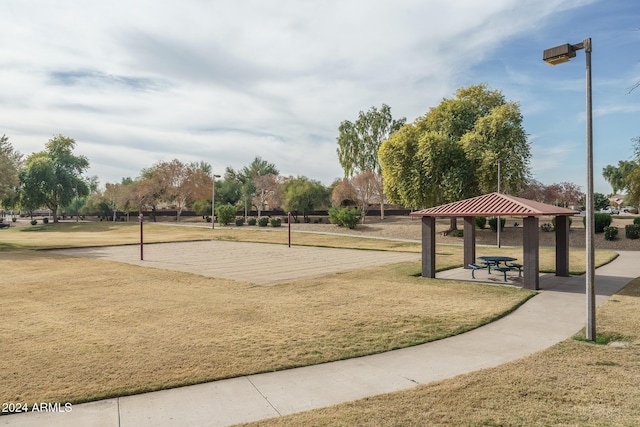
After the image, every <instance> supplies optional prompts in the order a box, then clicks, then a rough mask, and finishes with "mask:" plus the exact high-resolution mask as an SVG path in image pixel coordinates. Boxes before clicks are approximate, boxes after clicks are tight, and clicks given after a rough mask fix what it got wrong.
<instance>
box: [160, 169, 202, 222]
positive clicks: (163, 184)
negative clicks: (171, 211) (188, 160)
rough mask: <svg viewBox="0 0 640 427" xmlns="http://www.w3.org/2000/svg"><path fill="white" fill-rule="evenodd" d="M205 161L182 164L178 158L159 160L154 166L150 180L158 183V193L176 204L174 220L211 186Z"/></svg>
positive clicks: (178, 218)
mask: <svg viewBox="0 0 640 427" xmlns="http://www.w3.org/2000/svg"><path fill="white" fill-rule="evenodd" d="M206 166H207V165H206V163H199V164H198V163H192V164H184V163H182V162H181V161H180V160H178V159H174V160H172V161H170V162H160V163H157V164H156V165H155V166H154V170H153V172H152V180H155V181H156V182H157V183H158V186H159V188H160V192H161V193H160V194H161V195H162V197H163V198H164V199H165V200H166V201H167V202H169V203H173V204H175V206H176V220H177V221H179V220H180V215H181V214H182V211H183V210H184V209H185V208H186V207H187V206H188V205H189V204H190V203H192V202H193V201H195V200H199V199H205V198H206V197H207V195H208V194H209V192H210V191H211V189H212V187H211V185H212V178H211V177H210V176H209V175H208V174H207V173H206V170H207V167H206Z"/></svg>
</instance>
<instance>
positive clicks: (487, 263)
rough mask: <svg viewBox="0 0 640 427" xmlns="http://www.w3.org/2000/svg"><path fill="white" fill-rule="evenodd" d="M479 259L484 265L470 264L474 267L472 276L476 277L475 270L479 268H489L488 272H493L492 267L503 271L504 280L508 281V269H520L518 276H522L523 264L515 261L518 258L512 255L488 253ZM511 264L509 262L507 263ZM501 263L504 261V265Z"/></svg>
mask: <svg viewBox="0 0 640 427" xmlns="http://www.w3.org/2000/svg"><path fill="white" fill-rule="evenodd" d="M478 259H479V260H481V261H482V263H483V264H484V267H481V266H479V265H477V264H469V267H471V268H472V271H471V278H472V279H475V275H474V273H475V270H479V269H484V268H486V269H487V272H488V274H491V267H493V269H494V270H497V271H499V272H501V273H502V274H503V275H504V281H505V282H506V281H507V271H511V270H516V269H517V270H518V277H520V276H522V264H517V263H514V262H513V261H517V260H518V259H517V258H513V257H510V256H502V255H487V256H481V257H478ZM509 262H510V263H511V264H507V263H509ZM500 263H504V267H500Z"/></svg>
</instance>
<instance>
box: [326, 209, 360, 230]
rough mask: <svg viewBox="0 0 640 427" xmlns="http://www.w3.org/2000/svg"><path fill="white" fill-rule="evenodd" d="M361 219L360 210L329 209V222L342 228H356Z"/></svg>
mask: <svg viewBox="0 0 640 427" xmlns="http://www.w3.org/2000/svg"><path fill="white" fill-rule="evenodd" d="M361 218H362V214H361V213H360V211H359V210H358V209H351V208H341V207H339V206H334V207H332V208H331V209H329V222H330V223H331V224H336V225H338V226H340V227H347V228H356V225H358V223H359V222H360V219H361Z"/></svg>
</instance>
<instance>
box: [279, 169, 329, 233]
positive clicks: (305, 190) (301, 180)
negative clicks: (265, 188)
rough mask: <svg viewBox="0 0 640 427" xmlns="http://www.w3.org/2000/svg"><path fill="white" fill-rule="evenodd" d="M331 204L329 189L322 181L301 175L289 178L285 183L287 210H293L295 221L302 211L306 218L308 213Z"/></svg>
mask: <svg viewBox="0 0 640 427" xmlns="http://www.w3.org/2000/svg"><path fill="white" fill-rule="evenodd" d="M328 204H329V190H328V189H327V188H326V187H325V186H324V185H322V183H321V182H319V181H315V180H310V179H309V178H307V177H304V176H299V177H296V178H289V179H287V180H286V181H285V183H284V203H283V207H284V209H285V210H286V211H288V212H291V213H292V215H293V216H294V219H295V221H296V222H297V221H298V214H299V213H302V216H303V218H304V219H305V220H306V218H307V213H308V212H310V211H313V210H314V209H319V208H321V207H324V206H327V205H328Z"/></svg>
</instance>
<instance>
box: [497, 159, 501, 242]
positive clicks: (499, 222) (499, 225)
mask: <svg viewBox="0 0 640 427" xmlns="http://www.w3.org/2000/svg"><path fill="white" fill-rule="evenodd" d="M499 193H500V159H498V194H499ZM497 224H498V228H497V231H498V247H500V229H501V228H502V217H498V221H497Z"/></svg>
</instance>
